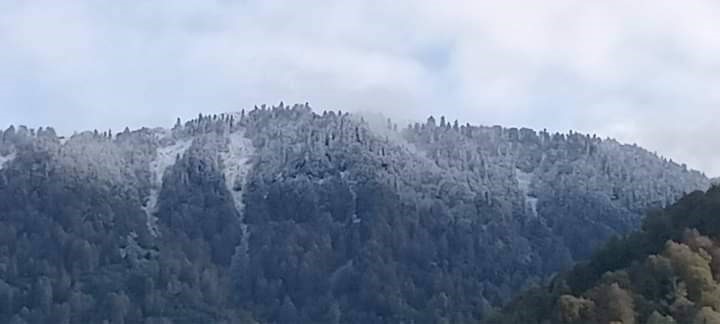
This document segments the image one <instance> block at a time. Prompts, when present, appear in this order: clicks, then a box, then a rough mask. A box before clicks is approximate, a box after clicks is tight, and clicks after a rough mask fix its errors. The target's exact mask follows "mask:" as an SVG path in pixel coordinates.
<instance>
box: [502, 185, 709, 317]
mask: <svg viewBox="0 0 720 324" xmlns="http://www.w3.org/2000/svg"><path fill="white" fill-rule="evenodd" d="M719 237H720V187H717V186H715V187H713V188H711V189H710V190H709V191H708V192H706V193H703V192H700V191H697V192H693V193H691V194H689V195H687V196H686V197H684V198H682V199H681V200H680V201H679V202H678V203H676V204H674V205H672V206H670V207H668V208H666V209H664V210H656V211H654V212H652V213H650V214H649V215H648V217H647V218H646V219H645V221H644V223H643V227H642V230H641V231H638V232H634V233H632V234H630V235H627V236H625V237H623V238H621V239H616V240H613V241H611V242H610V243H609V244H607V245H606V246H604V247H603V248H602V249H600V250H599V251H598V252H597V253H596V254H595V256H594V257H593V258H592V259H591V260H590V261H589V262H585V263H581V264H580V265H578V266H576V267H575V268H574V269H573V270H572V271H570V272H567V273H564V274H562V275H559V276H558V277H556V278H555V279H554V280H553V282H552V284H551V285H549V286H548V287H545V288H538V289H534V290H532V291H529V292H527V293H525V294H524V295H523V296H521V297H520V298H517V299H516V300H515V301H514V302H513V303H511V304H510V305H509V306H508V307H507V308H506V309H504V310H503V312H502V313H501V314H500V315H497V316H495V318H494V319H492V320H490V321H489V322H490V323H561V324H564V323H588V324H592V323H625V324H628V323H648V324H660V323H667V324H671V323H681V324H682V323H698V324H712V323H720V241H719V240H718V238H719Z"/></svg>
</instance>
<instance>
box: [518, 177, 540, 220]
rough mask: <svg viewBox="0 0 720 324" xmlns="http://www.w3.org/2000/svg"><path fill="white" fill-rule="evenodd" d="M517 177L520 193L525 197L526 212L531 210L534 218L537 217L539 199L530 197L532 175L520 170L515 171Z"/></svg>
mask: <svg viewBox="0 0 720 324" xmlns="http://www.w3.org/2000/svg"><path fill="white" fill-rule="evenodd" d="M515 177H516V179H517V182H518V188H519V189H520V192H522V193H523V195H524V196H525V210H529V211H530V214H531V215H532V216H535V217H537V215H538V213H537V203H538V199H537V198H535V197H533V196H531V195H530V183H531V182H532V178H533V175H532V173H527V172H523V171H522V170H520V169H515Z"/></svg>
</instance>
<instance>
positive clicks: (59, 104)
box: [0, 0, 720, 175]
mask: <svg viewBox="0 0 720 324" xmlns="http://www.w3.org/2000/svg"><path fill="white" fill-rule="evenodd" d="M280 100H283V101H285V102H286V103H295V102H298V103H304V102H306V101H307V102H310V104H311V105H312V106H314V107H315V109H316V110H322V109H342V110H350V111H358V110H367V111H374V112H383V113H385V114H388V115H390V116H393V117H396V118H402V119H406V120H408V119H424V118H426V117H427V116H428V115H429V114H434V115H445V116H448V118H450V119H455V118H457V119H460V120H461V121H463V122H465V121H468V122H471V123H474V124H485V125H492V124H502V125H507V126H528V127H532V128H536V129H542V128H547V129H549V130H552V131H563V132H566V131H568V130H571V129H572V130H577V131H582V132H589V133H596V134H598V135H600V136H603V137H614V138H618V139H619V140H621V141H624V142H628V143H638V144H640V145H642V146H645V147H646V148H648V149H650V150H652V151H657V152H659V153H661V154H663V155H665V156H668V157H670V158H673V159H675V160H678V161H682V162H687V163H688V165H690V166H691V167H694V168H698V169H700V170H702V171H705V172H707V173H708V174H709V175H720V153H719V152H720V149H719V148H720V134H718V130H719V127H718V126H719V125H720V123H719V122H720V117H718V115H720V2H718V1H710V0H708V1H695V0H685V1H677V0H666V1H663V0H648V1H643V0H633V1H612V0H609V1H585V0H578V1H532V0H527V1H475V0H468V1H447V0H393V1H385V0H383V1H360V0H339V1H329V0H318V1H312V0H308V1H305V0H303V1H295V0H293V1H289V0H288V1H273V0H244V1H241V0H238V1H233V0H225V1H220V0H218V1H209V0H166V1H111V0H106V1H102V0H96V1H90V0H87V1H80V0H73V1H70V0H68V1H59V0H53V1H50V0H47V1H27V0H17V1H16V0H2V1H0V127H3V128H4V127H6V126H8V125H10V124H26V125H29V126H33V127H37V126H43V125H53V126H55V128H56V129H57V130H58V131H60V132H61V133H71V132H72V131H73V130H82V129H93V128H98V129H106V128H112V129H122V128H124V127H125V126H130V127H131V128H135V127H140V126H170V125H172V124H173V122H174V120H175V118H176V117H178V116H179V117H183V118H184V119H186V118H189V117H192V116H196V115H197V114H198V113H205V114H207V113H219V112H226V111H236V110H239V109H240V108H243V107H252V106H253V105H255V104H261V103H268V104H273V103H277V102H279V101H280Z"/></svg>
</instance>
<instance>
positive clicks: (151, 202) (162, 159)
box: [142, 139, 192, 236]
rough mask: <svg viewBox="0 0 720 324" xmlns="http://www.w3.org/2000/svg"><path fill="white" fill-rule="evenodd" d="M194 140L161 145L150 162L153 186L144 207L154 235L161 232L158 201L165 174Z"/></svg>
mask: <svg viewBox="0 0 720 324" xmlns="http://www.w3.org/2000/svg"><path fill="white" fill-rule="evenodd" d="M191 144H192V140H190V139H185V140H179V141H177V142H175V144H173V145H170V146H165V147H160V148H158V150H157V155H156V156H155V159H154V160H153V161H152V162H150V174H151V179H150V182H151V188H150V195H149V196H148V197H147V200H146V203H145V206H143V207H142V209H143V210H145V214H146V215H147V227H148V230H149V231H150V233H151V234H152V235H153V236H158V235H159V234H160V232H159V230H158V226H157V222H158V220H157V216H155V212H157V202H158V196H159V195H160V189H162V183H163V175H164V174H165V170H167V168H168V167H170V166H172V165H173V164H175V161H176V159H177V157H178V156H182V155H183V154H184V153H185V151H187V149H188V148H190V145H191Z"/></svg>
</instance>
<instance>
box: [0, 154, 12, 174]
mask: <svg viewBox="0 0 720 324" xmlns="http://www.w3.org/2000/svg"><path fill="white" fill-rule="evenodd" d="M14 159H15V153H14V152H13V153H10V154H8V155H5V156H2V155H0V170H2V169H3V168H4V167H5V164H7V163H10V161H12V160H14Z"/></svg>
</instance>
